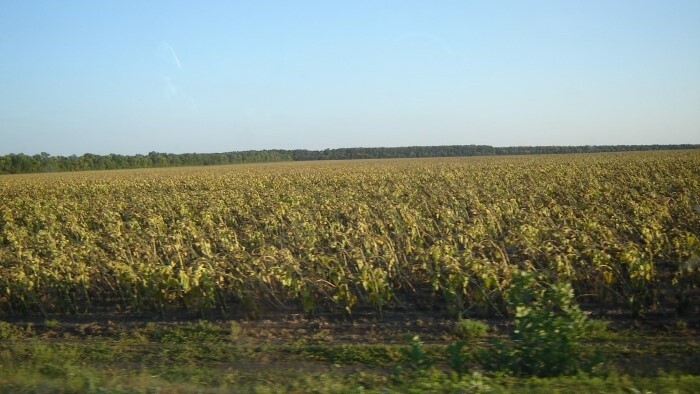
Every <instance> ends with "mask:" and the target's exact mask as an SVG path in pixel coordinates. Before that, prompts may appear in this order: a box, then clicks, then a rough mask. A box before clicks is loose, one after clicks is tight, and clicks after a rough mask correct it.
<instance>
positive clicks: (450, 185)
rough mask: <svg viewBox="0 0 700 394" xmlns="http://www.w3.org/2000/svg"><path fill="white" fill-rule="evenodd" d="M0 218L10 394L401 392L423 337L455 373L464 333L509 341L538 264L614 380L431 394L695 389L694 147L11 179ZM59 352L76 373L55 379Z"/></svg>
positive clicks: (697, 180)
mask: <svg viewBox="0 0 700 394" xmlns="http://www.w3.org/2000/svg"><path fill="white" fill-rule="evenodd" d="M0 207H1V211H0V317H2V318H4V319H5V321H6V323H2V324H3V325H2V327H0V345H1V346H0V365H2V366H3V367H4V370H5V371H11V372H5V373H4V374H3V375H2V376H0V387H2V388H3V389H5V390H10V391H13V390H12V388H13V387H14V388H22V389H27V390H39V391H41V390H49V391H50V390H52V387H54V386H52V385H57V386H55V387H57V390H76V391H82V390H83V389H85V387H88V388H90V387H92V386H90V384H93V385H97V386H100V385H108V386H113V387H117V386H119V387H122V388H123V391H132V390H133V391H138V390H148V389H150V388H151V386H152V385H164V386H163V387H166V390H169V391H175V392H177V391H181V392H189V391H196V390H197V389H195V387H199V386H198V383H197V382H199V383H202V382H204V383H206V384H205V386H206V387H209V389H210V390H212V391H216V390H219V389H220V390H223V391H225V390H226V387H230V386H227V385H230V384H234V385H235V384H239V383H240V382H241V381H245V382H247V383H246V384H248V383H250V385H248V386H245V387H250V390H251V391H252V390H256V389H261V390H263V389H270V390H273V389H274V390H278V389H286V390H289V391H295V390H296V391H307V390H308V389H309V387H314V386H313V384H314V382H313V381H309V380H308V378H307V380H304V381H302V380H301V379H300V380H298V381H297V383H298V384H299V386H293V384H292V383H287V384H292V385H291V386H289V385H288V386H280V387H278V386H276V383H275V382H276V381H277V380H278V379H282V378H281V377H280V376H281V375H280V374H282V375H283V374H285V373H290V374H292V375H294V374H295V372H294V371H297V370H295V369H289V368H281V367H280V368H278V367H279V364H280V363H282V364H283V363H295V365H296V366H297V367H298V366H301V367H300V368H302V371H307V372H309V374H310V375H309V376H318V379H320V382H321V383H319V384H320V385H321V386H320V387H319V388H323V387H327V388H328V391H344V390H346V389H348V388H349V387H355V388H357V387H360V386H362V387H364V388H366V389H367V390H370V391H371V390H374V389H376V390H381V389H382V388H389V389H395V390H398V391H405V389H407V388H408V387H407V386H403V384H404V383H405V381H404V383H402V382H401V379H399V380H398V381H396V380H392V377H396V374H395V372H394V371H393V369H392V368H393V366H395V365H399V364H401V363H405V362H410V361H411V360H413V359H412V358H411V357H414V356H415V354H414V355H413V356H411V355H410V354H409V353H406V352H404V350H405V349H404V348H405V347H406V346H409V347H410V346H412V345H410V343H411V342H410V338H411V337H413V336H420V338H421V339H422V340H424V341H425V344H424V348H425V349H426V350H425V351H426V352H427V353H426V354H427V356H426V357H427V358H428V359H430V360H431V361H430V363H431V364H433V365H435V366H436V367H435V368H437V369H435V370H434V373H443V372H441V371H442V370H443V369H446V368H447V365H448V364H449V365H452V364H450V363H449V362H448V361H446V358H445V357H446V356H444V354H443V353H445V352H444V351H443V350H439V349H442V348H443V347H445V346H446V345H447V344H448V343H450V342H451V341H454V340H457V339H459V338H462V339H464V338H463V337H464V335H465V334H464V333H463V332H462V333H461V334H460V331H459V330H457V331H455V325H459V324H462V323H461V322H463V321H472V320H474V321H476V320H480V321H481V320H483V321H485V322H488V327H489V328H488V329H487V330H486V331H487V334H486V337H493V338H500V337H507V335H508V332H510V331H512V319H513V317H517V316H519V315H518V313H519V312H518V311H519V310H520V309H517V308H516V307H515V305H514V304H513V303H512V302H511V301H509V300H510V299H511V298H512V293H513V289H514V288H516V285H515V284H514V283H516V282H517V280H518V279H517V278H520V277H522V275H524V274H527V273H530V274H531V275H533V278H535V279H533V280H536V282H537V283H539V284H541V286H547V285H549V284H566V285H567V286H570V287H569V288H567V289H571V290H572V291H573V294H574V295H575V298H574V301H575V303H576V304H578V305H581V307H582V309H583V310H584V311H586V312H589V313H591V317H594V318H595V320H596V321H598V322H599V323H598V324H597V327H599V328H600V329H599V330H597V331H596V330H593V331H589V332H588V333H587V334H585V336H584V340H583V348H584V349H585V352H588V353H590V354H593V353H595V352H596V351H598V350H600V351H601V352H602V353H601V354H602V355H603V356H604V357H603V358H605V359H607V360H609V361H610V363H611V364H609V365H607V367H609V368H608V369H607V371H608V372H606V374H605V376H603V377H580V376H579V377H568V378H551V379H555V380H527V379H526V378H514V377H503V376H500V375H499V376H500V377H499V376H491V375H480V372H478V373H477V372H473V373H474V374H472V375H469V376H468V377H464V376H462V375H461V374H460V377H459V380H458V381H454V380H449V379H448V380H449V381H447V380H445V381H443V380H444V376H443V377H437V378H435V377H434V376H433V377H431V376H428V375H426V376H423V375H421V377H420V379H417V380H415V384H416V386H415V387H422V389H420V390H419V391H426V390H427V391H431V390H432V389H431V388H430V387H433V389H435V390H436V391H440V390H446V391H450V390H453V391H460V390H466V389H465V387H467V386H468V387H471V388H470V390H472V391H479V390H482V389H483V390H485V389H486V388H487V386H488V388H490V389H492V390H495V391H499V390H500V391H504V392H507V391H511V390H513V389H517V390H522V391H527V390H534V391H538V390H542V391H548V390H550V389H551V387H550V386H548V385H550V384H552V385H558V386H556V387H563V388H564V389H566V388H567V387H569V388H570V389H572V390H574V389H577V388H578V389H581V390H584V391H591V390H592V391H600V390H601V387H603V388H604V387H609V388H611V391H624V390H629V389H632V388H636V389H644V388H649V389H650V390H652V391H657V390H658V391H664V390H665V389H667V388H669V387H678V388H679V390H681V391H683V390H686V391H693V389H697V388H698V385H700V379H699V378H698V373H699V371H698V370H697V367H696V366H697V365H700V363H698V361H700V360H698V356H697V355H698V354H700V352H698V349H699V348H698V346H700V345H699V344H700V338H699V334H698V328H699V327H698V325H699V318H698V316H699V315H700V310H699V307H700V289H699V286H700V150H687V151H673V152H670V151H654V152H625V153H607V154H579V155H546V156H509V157H481V158H450V159H400V160H372V161H336V162H303V163H283V164H282V163H281V164H260V165H236V166H221V167H198V168H175V169H160V170H159V169H151V170H129V171H105V172H82V173H65V174H37V175H17V176H14V175H13V176H1V177H0ZM197 319H203V320H197ZM463 319H466V320H463ZM194 320H197V321H198V322H196V323H195V322H194ZM418 322H421V323H418ZM601 322H608V323H601ZM276 324H277V325H276ZM300 326H303V327H305V328H304V329H303V330H301V331H299V330H300V328H299V327H300ZM603 326H606V327H608V328H606V329H602V328H601V327H603ZM271 327H272V328H271ZM275 327H277V328H275ZM280 327H281V328H280ZM372 327H374V328H372ZM372 332H376V335H375V334H368V333H372ZM265 333H267V335H265ZM363 334H366V335H363ZM406 336H408V337H406ZM467 337H469V335H467ZM630 338H632V340H630ZM467 339H469V341H472V342H470V343H471V344H472V345H473V346H471V347H472V348H473V349H472V350H473V351H474V352H477V350H478V349H488V348H489V346H493V345H492V344H489V343H488V341H487V340H486V338H485V337H484V336H479V337H478V338H467ZM407 341H408V342H407ZM407 343H409V344H408V345H407ZM417 343H418V342H413V346H414V350H415V348H418V345H416V344H417ZM198 344H199V345H201V346H199V345H198ZM134 347H136V348H137V349H142V348H146V349H150V350H145V351H144V350H138V352H139V353H138V354H139V356H138V357H137V353H136V352H137V350H135V349H134ZM215 349H216V350H215ZM222 349H228V351H229V352H228V353H226V352H223V353H222ZM435 349H438V350H435ZM585 352H584V353H585ZM176 353H181V354H180V355H179V356H175V354H176ZM229 353H231V354H233V353H235V354H238V356H237V357H238V358H236V360H233V359H231V358H230V357H233V356H231V354H229ZM588 353H586V354H588ZM117 354H119V355H121V356H119V357H117ZM143 354H146V355H150V356H149V357H150V359H148V360H147V361H144V362H143V363H142V364H140V361H139V362H137V361H136V360H137V358H139V357H141V356H140V355H143ZM470 354H471V353H470ZM475 354H476V353H475ZM183 355H186V356H183ZM41 357H44V358H43V359H42V358H41ZM71 357H72V358H71ZM100 357H102V359H100ZM470 357H471V356H470ZM467 358H468V359H469V360H471V361H470V362H471V364H469V362H468V363H467V364H469V365H470V370H473V371H482V369H483V368H481V366H480V364H479V362H478V359H479V358H478V356H474V358H469V357H467ZM55 359H70V360H72V362H74V363H75V365H74V366H75V370H70V369H69V370H66V369H61V368H58V367H57V369H51V368H49V369H46V368H42V365H53V364H52V363H53V362H55ZM139 359H140V358H139ZM634 359H641V360H646V361H643V362H635V361H634ZM20 360H34V361H31V362H21V361H20ZM42 360H43V361H42ZM52 360H53V361H52ZM81 360H83V361H81ZM84 360H93V361H94V363H96V365H100V363H103V364H104V365H109V366H111V367H110V368H112V369H111V370H109V371H111V372H109V371H107V372H105V371H104V370H90V371H92V372H89V371H88V372H89V373H88V375H89V376H88V375H86V376H82V375H80V374H79V373H78V372H76V371H78V370H81V367H80V365H82V364H80V363H81V362H85V361H84ZM99 360H102V361H99ZM241 360H243V361H241ZM255 360H257V361H255ZM261 360H262V361H261ZM407 360H408V361H407ZM475 360H476V361H475ZM625 360H627V361H625ZM630 360H632V361H630ZM32 363H34V364H32ZM250 363H252V365H258V366H259V369H260V370H262V371H263V372H262V373H263V375H264V374H268V373H269V374H270V376H271V377H269V379H268V381H255V379H256V378H255V377H254V376H253V375H251V374H250V372H251V371H250V370H246V369H245V368H244V367H242V365H249V364H250ZM71 365H72V364H71ZM164 365H170V366H171V367H168V368H165V367H163V366H164ZM172 365H185V366H188V368H190V369H191V370H194V371H198V372H196V373H197V374H198V375H196V376H193V375H192V376H191V375H188V374H186V373H185V372H183V371H184V369H183V371H180V372H181V374H180V375H178V374H177V371H176V369H174V367H172ZM9 366H12V368H10V367H9ZM13 368H14V369H13ZM182 368H185V367H182ZM227 368H228V369H227ZM231 368H233V369H231ZM82 369H84V368H82ZM154 370H158V371H160V372H158V373H155V372H154V373H153V374H154V375H158V376H159V377H158V378H157V379H155V380H154V378H150V377H149V376H151V375H148V374H147V372H145V371H154ZM221 370H225V371H226V373H223V372H222V373H220V374H217V373H216V372H215V371H221ZM121 371H129V372H128V374H132V375H134V376H138V377H139V379H142V380H141V381H140V382H141V383H138V384H136V383H134V382H133V381H131V383H133V384H134V385H133V386H129V384H131V383H129V382H125V381H121V380H119V375H120V374H121V373H122V372H121ZM285 371H287V372H285ZM289 371H292V372H289ZM435 371H437V372H435ZM609 371H618V372H614V373H613V374H611V373H610V372H609ZM259 372H260V371H257V372H256V373H259ZM296 373H298V371H297V372H296ZM615 373H619V374H620V375H615ZM105 374H106V375H105ZM227 374H228V375H227ZM358 374H359V375H358ZM475 374H476V375H475ZM229 375H230V376H229ZM35 376H40V377H41V379H39V381H45V383H42V384H45V386H33V384H35V383H36V381H37V380H36V379H35V378H34V377H35ZM75 376H78V377H77V378H74V379H73V378H71V377H75ZM81 376H82V377H81ZM176 376H180V377H181V378H177V377H176ZM182 376H185V378H182ZM215 376H216V377H215ZM220 376H229V378H227V379H230V380H229V381H222V380H220ZM256 376H257V375H256ZM357 376H364V378H357ZM440 376H442V375H440ZM445 376H447V375H445ZM595 376H599V375H595ZM190 378H191V380H187V379H190ZM71 379H73V380H71ZM91 379H92V380H91ZM251 379H252V380H251ZM363 379H364V380H363ZM421 379H422V380H421ZM441 379H443V380H441ZM469 379H471V380H469ZM567 379H569V380H567ZM596 379H598V380H596ZM286 381H287V382H289V379H286ZM32 382H34V383H32ZM90 382H92V383H90ZM266 382H267V383H266ZM270 382H272V383H270ZM268 383H270V384H268ZM424 384H427V385H430V384H436V385H437V386H425V387H424V386H421V385H424ZM71 385H76V386H75V387H74V386H71ZM85 385H87V386H85ZM465 385H467V386H465ZM469 385H472V386H469ZM596 385H602V386H600V387H599V386H596ZM606 385H607V386H606ZM97 386H95V387H97ZM159 387H160V386H159ZM353 390H354V389H353ZM353 390H349V389H348V391H353ZM355 391H357V390H355Z"/></svg>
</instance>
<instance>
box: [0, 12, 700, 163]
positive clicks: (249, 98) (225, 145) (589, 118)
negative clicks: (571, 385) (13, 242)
mask: <svg viewBox="0 0 700 394" xmlns="http://www.w3.org/2000/svg"><path fill="white" fill-rule="evenodd" d="M657 143H658V144H675V143H696V144H697V143H700V1H697V0H692V1H661V0H659V1H593V0H588V1H567V0H561V1H380V0H375V1H347V2H340V1H337V2H336V1H317V2H308V1H247V2H235V1H222V2H208V1H201V2H194V1H182V2H169V1H168V2H166V1H106V0H105V1H14V0H4V1H3V2H2V5H1V7H0V154H7V153H20V152H22V153H27V154H36V153H39V152H42V151H45V152H49V153H51V154H56V155H70V154H83V153H86V152H90V153H96V154H107V153H122V154H133V153H147V152H149V151H154V150H155V151H159V152H173V153H181V152H222V151H236V150H248V149H273V148H281V149H296V148H306V149H324V148H337V147H358V146H363V147H370V146H411V145H446V144H488V145H494V146H511V145H587V144H588V145H603V144H657Z"/></svg>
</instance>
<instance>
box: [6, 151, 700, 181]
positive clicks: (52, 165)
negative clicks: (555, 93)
mask: <svg viewBox="0 0 700 394" xmlns="http://www.w3.org/2000/svg"><path fill="white" fill-rule="evenodd" d="M698 148H700V145H697V144H682V145H596V146H591V145H586V146H511V147H493V146H489V145H447V146H409V147H396V148H340V149H325V150H306V149H296V150H281V149H274V150H256V151H242V152H226V153H180V154H174V153H159V152H150V153H149V154H148V155H141V154H138V155H116V154H109V155H95V154H91V153H86V154H84V155H82V156H77V155H72V156H52V155H50V154H48V153H46V152H42V153H41V154H37V155H33V156H30V155H25V154H22V153H19V154H14V153H11V154H9V155H5V156H0V174H22V173H38V172H59V171H88V170H116V169H129V168H152V167H176V166H209V165H223V164H243V163H266V162H282V161H311V160H354V159H389V158H417V157H460V156H495V155H532V154H556V153H591V152H623V151H647V150H665V149H698Z"/></svg>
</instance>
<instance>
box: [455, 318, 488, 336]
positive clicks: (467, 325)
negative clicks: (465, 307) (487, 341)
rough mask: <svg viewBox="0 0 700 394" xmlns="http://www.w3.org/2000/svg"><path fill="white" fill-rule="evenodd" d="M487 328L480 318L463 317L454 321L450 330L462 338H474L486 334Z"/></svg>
mask: <svg viewBox="0 0 700 394" xmlns="http://www.w3.org/2000/svg"><path fill="white" fill-rule="evenodd" d="M488 330H489V326H488V324H486V323H484V322H482V321H480V320H473V319H464V320H459V321H457V322H456V323H455V325H454V327H453V329H452V332H453V333H454V334H455V335H456V336H458V337H459V338H462V339H474V338H481V337H484V336H486V333H487V331H488Z"/></svg>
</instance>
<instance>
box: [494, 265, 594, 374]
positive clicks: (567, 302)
mask: <svg viewBox="0 0 700 394" xmlns="http://www.w3.org/2000/svg"><path fill="white" fill-rule="evenodd" d="M508 302H509V306H510V308H511V309H512V310H513V311H514V312H515V320H514V327H513V332H512V334H511V337H510V341H508V342H505V343H502V342H495V343H494V344H495V346H494V348H493V349H492V350H491V351H490V352H489V353H485V354H484V359H485V361H486V362H485V364H486V365H487V367H489V368H490V369H497V370H503V369H505V370H509V371H511V372H512V373H514V374H516V375H522V376H532V375H535V376H557V375H565V374H574V373H576V372H577V371H579V370H580V369H582V368H583V367H584V363H583V362H582V354H581V348H580V345H579V341H580V339H581V338H582V337H583V336H584V334H585V332H586V326H587V321H586V315H585V314H584V313H583V312H582V311H581V309H580V308H579V307H578V305H577V304H576V303H575V302H574V292H573V289H572V288H571V285H570V284H568V283H555V284H548V283H546V282H544V281H542V280H538V278H537V277H536V275H535V274H534V273H531V272H517V273H515V274H514V275H513V285H512V287H511V289H510V291H509V297H508Z"/></svg>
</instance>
